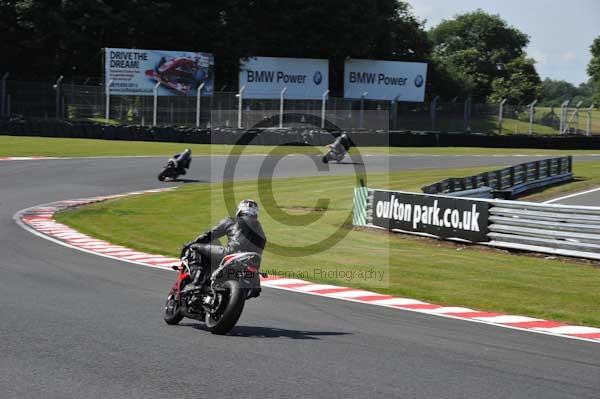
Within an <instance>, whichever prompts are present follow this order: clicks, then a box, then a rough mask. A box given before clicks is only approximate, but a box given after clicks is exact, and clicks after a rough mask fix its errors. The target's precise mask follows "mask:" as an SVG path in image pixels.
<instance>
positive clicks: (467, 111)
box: [464, 97, 471, 131]
mask: <svg viewBox="0 0 600 399" xmlns="http://www.w3.org/2000/svg"><path fill="white" fill-rule="evenodd" d="M464 119H465V130H466V131H470V130H471V128H470V126H469V122H470V120H471V97H469V98H467V101H465V112H464Z"/></svg>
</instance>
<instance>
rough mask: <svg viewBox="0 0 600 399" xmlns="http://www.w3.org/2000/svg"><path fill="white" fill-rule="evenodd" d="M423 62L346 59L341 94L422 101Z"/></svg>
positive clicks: (423, 82)
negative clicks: (342, 92) (342, 91)
mask: <svg viewBox="0 0 600 399" xmlns="http://www.w3.org/2000/svg"><path fill="white" fill-rule="evenodd" d="M426 79H427V64H426V63H422V62H400V61H375V60H357V59H350V60H348V61H346V64H345V66H344V97H346V98H363V97H364V98H366V99H370V100H390V101H394V100H395V101H411V102H422V101H423V100H424V99H425V83H426Z"/></svg>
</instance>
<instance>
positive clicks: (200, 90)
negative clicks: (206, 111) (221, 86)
mask: <svg viewBox="0 0 600 399" xmlns="http://www.w3.org/2000/svg"><path fill="white" fill-rule="evenodd" d="M203 88H204V82H202V83H201V84H200V86H198V90H196V127H200V101H201V99H202V89H203Z"/></svg>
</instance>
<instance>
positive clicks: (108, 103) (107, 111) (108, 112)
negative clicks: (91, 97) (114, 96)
mask: <svg viewBox="0 0 600 399" xmlns="http://www.w3.org/2000/svg"><path fill="white" fill-rule="evenodd" d="M112 84H113V80H112V79H111V80H109V81H108V83H107V84H106V105H105V107H106V109H105V110H104V122H105V123H106V124H108V120H109V119H110V86H111V85H112Z"/></svg>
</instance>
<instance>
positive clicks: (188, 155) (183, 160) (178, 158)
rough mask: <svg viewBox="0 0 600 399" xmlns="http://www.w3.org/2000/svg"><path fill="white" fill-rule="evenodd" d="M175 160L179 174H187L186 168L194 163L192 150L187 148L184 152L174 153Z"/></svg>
mask: <svg viewBox="0 0 600 399" xmlns="http://www.w3.org/2000/svg"><path fill="white" fill-rule="evenodd" d="M172 159H173V161H175V169H177V174H178V175H185V174H186V169H189V168H190V164H191V163H192V150H190V149H189V148H186V149H185V150H184V151H183V152H180V153H179V154H175V155H173V158H172Z"/></svg>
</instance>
